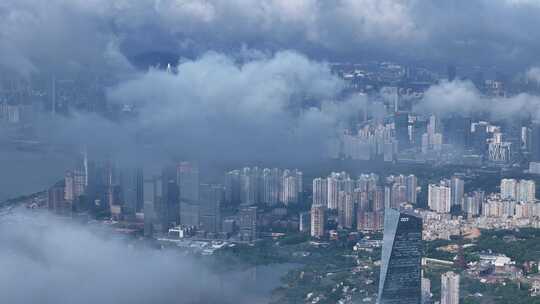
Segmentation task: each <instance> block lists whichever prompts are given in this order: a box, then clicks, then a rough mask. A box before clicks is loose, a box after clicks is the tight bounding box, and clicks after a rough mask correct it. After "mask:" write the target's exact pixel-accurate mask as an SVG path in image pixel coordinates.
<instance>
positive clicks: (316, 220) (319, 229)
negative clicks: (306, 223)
mask: <svg viewBox="0 0 540 304" xmlns="http://www.w3.org/2000/svg"><path fill="white" fill-rule="evenodd" d="M325 209H326V207H325V206H316V205H314V206H312V207H311V236H312V237H315V238H322V237H323V236H324V231H325V225H326V218H325Z"/></svg>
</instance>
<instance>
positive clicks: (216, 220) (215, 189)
mask: <svg viewBox="0 0 540 304" xmlns="http://www.w3.org/2000/svg"><path fill="white" fill-rule="evenodd" d="M199 193H200V224H201V225H200V226H201V229H202V230H203V231H206V232H210V233H217V232H220V231H221V213H220V207H221V202H222V200H223V197H224V190H223V187H222V186H220V185H209V184H202V185H201V187H200V192H199Z"/></svg>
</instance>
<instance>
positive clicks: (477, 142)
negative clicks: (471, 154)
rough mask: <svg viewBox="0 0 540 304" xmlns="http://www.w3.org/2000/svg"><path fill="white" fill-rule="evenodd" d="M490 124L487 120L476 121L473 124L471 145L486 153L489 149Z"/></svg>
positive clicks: (477, 150)
mask: <svg viewBox="0 0 540 304" xmlns="http://www.w3.org/2000/svg"><path fill="white" fill-rule="evenodd" d="M488 126H489V124H488V123H487V122H476V123H473V124H472V125H471V146H472V148H473V149H475V150H476V152H480V153H484V152H485V151H486V149H487V140H488Z"/></svg>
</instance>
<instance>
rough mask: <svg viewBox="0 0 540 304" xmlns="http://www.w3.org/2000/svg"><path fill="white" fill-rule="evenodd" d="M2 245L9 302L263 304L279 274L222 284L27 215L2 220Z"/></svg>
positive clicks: (187, 262)
mask: <svg viewBox="0 0 540 304" xmlns="http://www.w3.org/2000/svg"><path fill="white" fill-rule="evenodd" d="M2 212H3V211H2ZM89 228H91V229H89ZM0 242H1V243H2V246H0V268H1V269H2V272H1V274H0V284H1V286H2V294H1V295H0V299H1V300H2V302H3V303H10V304H28V303H42V304H63V303H65V304H68V303H77V304H95V303H102V304H137V303H141V304H142V303H179V304H184V303H212V302H214V303H215V302H216V301H217V300H216V299H219V301H220V303H254V302H261V301H263V302H264V300H263V299H264V298H265V297H267V296H268V294H269V291H270V290H271V289H272V284H276V281H275V278H271V277H276V276H278V277H279V276H280V275H282V274H283V273H279V271H283V269H282V270H279V271H278V272H277V273H275V272H274V273H272V272H270V274H269V273H268V272H267V271H266V270H264V269H261V270H262V273H261V277H258V278H257V280H258V281H256V282H253V283H249V280H250V277H249V275H248V273H244V272H241V271H231V272H227V273H225V274H222V277H221V282H220V277H219V276H217V275H216V274H213V273H212V269H210V268H209V265H207V264H205V262H202V261H201V260H200V259H195V258H192V257H190V256H189V255H185V254H180V253H178V252H175V251H174V250H156V249H151V248H148V247H144V246H132V245H128V244H129V242H127V241H126V240H121V239H119V238H118V237H115V236H114V233H113V232H111V231H109V228H103V227H94V226H92V225H90V226H81V225H79V224H75V223H73V222H70V221H68V220H67V219H58V218H55V217H52V216H48V215H46V214H42V213H41V212H27V211H24V210H17V211H16V212H15V213H13V214H1V215H0ZM263 268H264V267H263ZM278 268H279V267H278ZM264 273H266V274H267V275H268V274H269V276H270V277H268V278H264V277H262V274H264ZM258 284H262V285H263V286H265V287H264V288H260V287H257V286H256V285H258ZM242 288H246V290H242Z"/></svg>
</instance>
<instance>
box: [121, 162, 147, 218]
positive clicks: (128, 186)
mask: <svg viewBox="0 0 540 304" xmlns="http://www.w3.org/2000/svg"><path fill="white" fill-rule="evenodd" d="M120 188H121V193H122V195H121V197H122V198H121V200H122V213H124V214H126V215H129V216H134V215H135V213H136V212H138V211H141V210H142V208H143V201H144V190H143V189H144V177H143V170H142V168H123V169H122V170H121V173H120Z"/></svg>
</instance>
